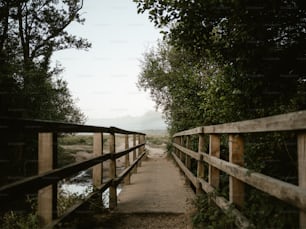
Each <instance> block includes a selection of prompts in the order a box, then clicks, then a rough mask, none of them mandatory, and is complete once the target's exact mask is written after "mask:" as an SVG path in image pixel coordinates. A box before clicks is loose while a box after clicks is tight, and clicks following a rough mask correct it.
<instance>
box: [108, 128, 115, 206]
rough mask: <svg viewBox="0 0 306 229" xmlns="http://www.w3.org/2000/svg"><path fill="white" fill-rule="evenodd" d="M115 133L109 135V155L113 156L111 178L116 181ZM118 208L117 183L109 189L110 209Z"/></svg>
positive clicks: (110, 169) (113, 183)
mask: <svg viewBox="0 0 306 229" xmlns="http://www.w3.org/2000/svg"><path fill="white" fill-rule="evenodd" d="M115 139H116V138H115V133H110V134H109V153H110V154H111V160H110V164H109V166H110V168H109V171H110V178H111V179H115V178H116V158H115V157H114V154H115V152H116V148H115V147H116V140H115ZM116 207H117V185H116V184H115V182H114V181H113V182H112V185H111V186H110V187H109V208H110V209H111V210H113V209H115V208H116Z"/></svg>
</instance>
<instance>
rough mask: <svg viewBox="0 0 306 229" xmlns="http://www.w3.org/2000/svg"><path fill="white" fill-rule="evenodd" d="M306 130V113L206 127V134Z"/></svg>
mask: <svg viewBox="0 0 306 229" xmlns="http://www.w3.org/2000/svg"><path fill="white" fill-rule="evenodd" d="M305 129H306V111H298V112H293V113H288V114H281V115H275V116H270V117H265V118H259V119H252V120H246V121H240V122H232V123H225V124H220V125H213V126H205V127H204V133H206V134H222V133H232V134H235V133H254V132H272V131H290V130H305Z"/></svg>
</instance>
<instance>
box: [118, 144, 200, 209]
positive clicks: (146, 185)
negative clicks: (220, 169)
mask: <svg viewBox="0 0 306 229" xmlns="http://www.w3.org/2000/svg"><path fill="white" fill-rule="evenodd" d="M147 149H148V152H149V153H148V157H147V159H146V160H144V161H143V162H142V165H141V167H139V168H138V170H137V173H136V174H133V175H132V177H131V184H130V185H124V186H123V189H122V191H121V193H120V194H119V197H118V209H117V211H118V212H119V213H186V212H187V211H188V208H189V207H190V202H191V200H192V199H193V198H194V193H193V192H192V190H191V188H190V187H188V186H187V185H185V178H184V177H183V176H182V175H181V174H180V172H179V169H178V167H176V166H175V164H174V161H172V160H171V159H168V158H167V157H166V153H164V150H163V149H160V148H150V147H149V146H147Z"/></svg>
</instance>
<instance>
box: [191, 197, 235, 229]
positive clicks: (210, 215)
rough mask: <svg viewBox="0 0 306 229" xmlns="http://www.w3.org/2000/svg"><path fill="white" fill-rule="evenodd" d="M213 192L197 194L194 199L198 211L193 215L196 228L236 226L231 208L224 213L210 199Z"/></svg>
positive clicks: (219, 228)
mask: <svg viewBox="0 0 306 229" xmlns="http://www.w3.org/2000/svg"><path fill="white" fill-rule="evenodd" d="M212 195H213V194H210V195H206V194H205V195H201V196H197V197H196V199H195V200H194V201H193V205H194V206H195V208H196V210H197V211H196V212H195V213H194V214H193V215H192V222H193V225H194V228H211V229H213V228H214V229H217V228H218V229H221V228H224V229H225V228H236V227H235V225H234V222H235V219H234V217H233V216H232V215H231V213H230V210H229V211H228V212H227V213H226V214H224V212H222V211H221V210H220V208H218V207H217V206H216V205H215V204H214V203H213V201H212V200H211V199H210V198H211V197H212Z"/></svg>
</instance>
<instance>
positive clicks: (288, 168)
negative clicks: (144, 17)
mask: <svg viewBox="0 0 306 229" xmlns="http://www.w3.org/2000/svg"><path fill="white" fill-rule="evenodd" d="M135 2H136V3H138V10H139V12H144V11H148V12H149V18H150V19H151V21H153V22H154V23H155V25H156V26H157V27H159V28H161V29H163V30H164V31H162V32H163V33H164V34H165V35H164V40H165V42H164V43H163V44H162V45H160V46H159V47H158V48H157V49H156V50H153V51H150V52H148V53H147V54H145V58H144V61H143V63H142V72H141V74H140V77H139V85H140V87H142V88H144V89H149V90H150V91H151V95H152V97H153V99H154V100H155V101H156V103H157V105H159V106H161V107H162V108H163V109H164V113H165V114H166V117H167V121H168V124H169V128H170V133H171V134H173V133H175V132H177V131H180V130H185V129H189V128H192V127H195V126H202V125H210V124H217V123H225V122H230V121H238V120H245V119H251V118H256V117H261V116H267V115H272V114H279V113H286V112H290V111H295V110H300V109H305V108H306V96H305V94H306V79H305V75H306V74H305V73H306V67H305V66H306V65H305V60H306V58H305V57H306V49H305V47H306V39H305V38H306V30H305V15H306V13H305V3H304V2H303V1H290V2H289V1H285V0H282V1H266V2H262V1H260V3H259V1H248V3H245V1H219V0H211V1H209V0H208V1H201V0H195V1H167V0H166V1H165V0H158V1H151V0H137V1H135ZM222 137H223V136H222ZM243 137H244V139H245V158H244V160H245V166H246V167H247V168H249V169H251V170H254V171H258V172H262V173H263V174H267V175H270V176H273V177H275V178H278V179H281V180H284V181H288V182H291V183H294V184H296V182H297V166H296V163H297V161H296V138H295V136H294V134H289V133H279V134H275V133H271V134H264V133H260V134H250V135H248V134H245V135H244V136H243ZM293 139H294V140H295V141H293ZM196 140H197V139H196ZM196 140H195V141H196ZM190 145H191V146H192V138H191V143H190ZM227 147H228V142H226V141H225V139H224V138H221V149H220V154H221V158H222V159H226V158H227V157H228V148H227ZM222 182H223V183H222ZM221 183H222V184H221V185H220V187H222V188H223V189H226V188H228V181H227V180H226V179H224V176H221ZM219 191H220V192H221V193H222V190H219ZM246 191H247V194H246V198H247V199H248V200H247V201H246V202H247V204H246V206H245V208H244V209H241V210H242V211H243V213H244V214H245V215H246V216H247V217H248V218H249V219H250V220H251V221H253V223H254V224H256V226H257V227H258V228H262V227H271V228H272V227H273V228H276V227H277V228H287V227H297V226H296V224H297V222H298V220H297V218H298V211H297V210H296V209H294V208H292V207H290V206H289V205H286V204H284V203H280V202H279V201H277V200H276V199H274V198H272V197H270V196H267V195H265V194H264V193H262V192H259V191H257V190H255V189H251V188H247V190H246ZM267 203H271V204H267ZM258 209H260V211H258ZM283 216H284V217H283Z"/></svg>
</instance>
